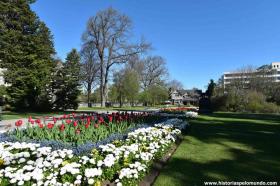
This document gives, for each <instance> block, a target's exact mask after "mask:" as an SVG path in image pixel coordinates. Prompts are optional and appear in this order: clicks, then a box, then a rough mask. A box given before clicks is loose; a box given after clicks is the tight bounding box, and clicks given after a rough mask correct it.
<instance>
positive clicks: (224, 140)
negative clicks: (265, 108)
mask: <svg viewBox="0 0 280 186" xmlns="http://www.w3.org/2000/svg"><path fill="white" fill-rule="evenodd" d="M190 123H191V131H190V133H189V134H188V135H186V136H184V140H183V141H182V143H181V145H180V146H179V147H178V149H177V151H176V152H175V154H174V155H173V156H172V158H171V159H170V161H169V162H168V164H167V166H166V167H165V168H164V170H163V171H162V172H161V173H160V176H159V177H158V178H157V180H156V182H155V184H154V185H155V186H163V185H168V186H169V185H172V186H173V185H191V186H195V185H203V181H219V180H223V181H256V180H258V181H280V115H264V114H234V113H215V114H212V115H202V116H199V118H198V119H195V120H191V121H190Z"/></svg>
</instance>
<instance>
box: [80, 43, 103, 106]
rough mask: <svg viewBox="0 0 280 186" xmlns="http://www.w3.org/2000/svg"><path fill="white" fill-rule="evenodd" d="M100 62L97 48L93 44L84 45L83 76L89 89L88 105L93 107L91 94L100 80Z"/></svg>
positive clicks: (82, 55) (82, 52)
mask: <svg viewBox="0 0 280 186" xmlns="http://www.w3.org/2000/svg"><path fill="white" fill-rule="evenodd" d="M99 69H100V64H99V63H98V59H97V53H96V49H95V48H93V47H92V46H91V45H86V44H85V45H84V46H83V47H82V50H81V78H82V83H83V85H84V87H85V89H86V90H87V102H88V107H91V101H90V95H91V92H92V89H93V87H94V84H95V82H97V80H98V77H99V75H98V72H99Z"/></svg>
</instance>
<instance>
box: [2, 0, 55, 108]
mask: <svg viewBox="0 0 280 186" xmlns="http://www.w3.org/2000/svg"><path fill="white" fill-rule="evenodd" d="M29 3H31V1H30V2H29V1H26V0H18V1H17V3H15V2H13V1H9V0H3V1H1V2H0V15H1V16H0V30H1V35H0V59H1V60H2V61H1V66H0V67H2V68H3V67H4V68H7V72H6V73H5V80H6V81H7V82H8V83H9V84H11V86H10V87H9V88H8V89H7V91H8V94H9V95H10V96H11V103H12V105H13V106H14V107H15V108H16V109H37V110H38V109H41V110H42V109H49V106H50V105H49V104H48V99H47V97H46V95H45V94H46V85H47V84H48V83H49V81H50V75H51V69H52V67H53V66H52V65H53V64H52V58H51V55H53V54H54V53H55V51H54V47H53V41H52V36H51V33H50V31H49V29H48V28H47V27H46V25H45V24H44V23H43V22H41V21H40V20H39V18H38V17H37V16H36V14H35V13H34V12H33V11H31V9H30V6H29Z"/></svg>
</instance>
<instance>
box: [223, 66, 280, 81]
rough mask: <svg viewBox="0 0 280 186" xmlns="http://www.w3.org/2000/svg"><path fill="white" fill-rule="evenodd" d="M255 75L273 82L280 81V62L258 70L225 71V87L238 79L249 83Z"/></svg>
mask: <svg viewBox="0 0 280 186" xmlns="http://www.w3.org/2000/svg"><path fill="white" fill-rule="evenodd" d="M254 77H258V78H266V79H268V80H269V81H271V82H280V62H272V63H271V65H264V66H262V67H260V68H258V69H257V70H245V71H236V72H225V73H224V75H223V83H224V87H226V86H228V85H230V84H231V83H233V82H234V81H236V80H242V81H243V82H245V83H249V82H250V80H251V79H252V78H254Z"/></svg>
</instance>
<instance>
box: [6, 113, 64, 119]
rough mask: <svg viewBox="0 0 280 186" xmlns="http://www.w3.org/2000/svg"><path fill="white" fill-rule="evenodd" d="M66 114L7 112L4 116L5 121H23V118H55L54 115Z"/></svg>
mask: <svg viewBox="0 0 280 186" xmlns="http://www.w3.org/2000/svg"><path fill="white" fill-rule="evenodd" d="M64 113H66V112H5V113H3V114H2V119H3V120H9V119H21V118H28V117H29V116H32V117H41V116H53V115H60V114H64Z"/></svg>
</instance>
